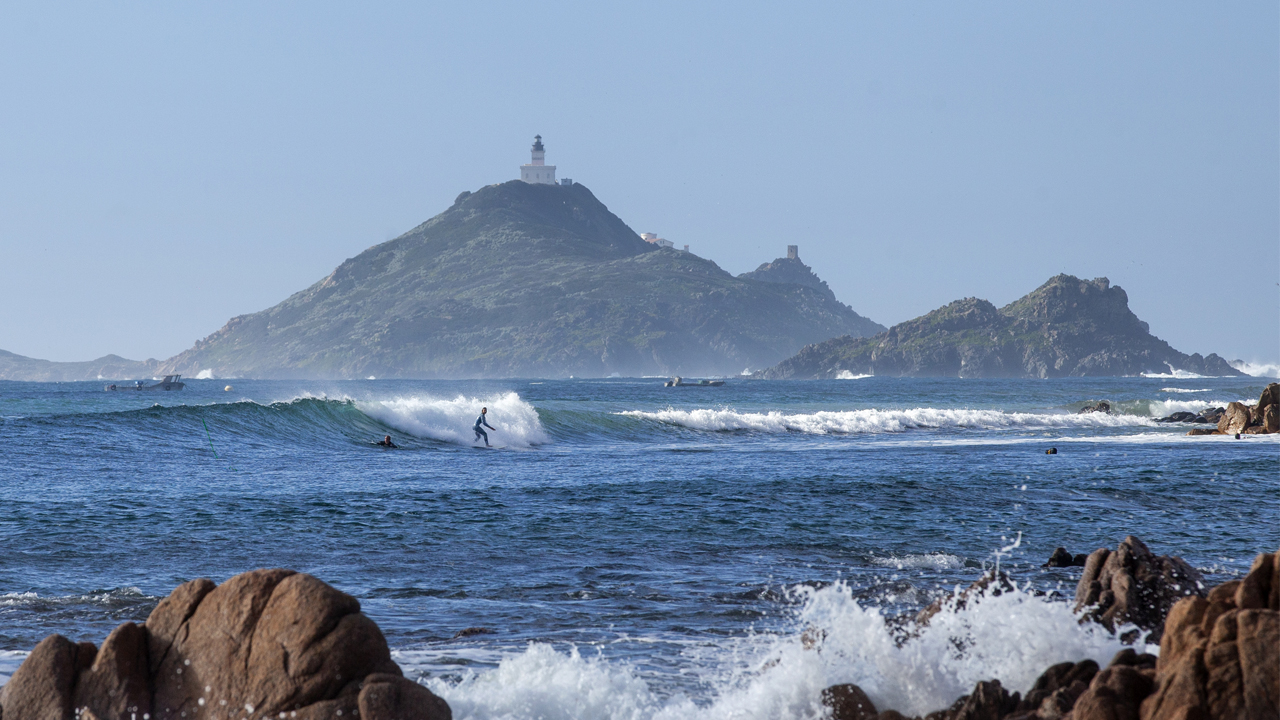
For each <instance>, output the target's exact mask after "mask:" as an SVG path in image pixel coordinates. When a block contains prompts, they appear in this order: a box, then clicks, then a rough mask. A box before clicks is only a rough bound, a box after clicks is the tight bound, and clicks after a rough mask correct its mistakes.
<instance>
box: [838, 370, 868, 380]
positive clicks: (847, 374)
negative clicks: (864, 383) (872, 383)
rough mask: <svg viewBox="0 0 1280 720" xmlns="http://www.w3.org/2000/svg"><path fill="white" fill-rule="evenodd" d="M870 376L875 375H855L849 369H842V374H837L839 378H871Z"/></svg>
mask: <svg viewBox="0 0 1280 720" xmlns="http://www.w3.org/2000/svg"><path fill="white" fill-rule="evenodd" d="M869 377H875V376H874V375H854V374H853V373H851V372H849V371H848V370H841V371H840V374H839V375H836V379H837V380H861V379H863V378H869Z"/></svg>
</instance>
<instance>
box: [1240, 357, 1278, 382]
mask: <svg viewBox="0 0 1280 720" xmlns="http://www.w3.org/2000/svg"><path fill="white" fill-rule="evenodd" d="M1231 367H1233V368H1235V369H1237V370H1239V371H1240V372H1242V373H1244V374H1245V375H1252V376H1254V377H1262V378H1280V363H1251V362H1245V361H1243V360H1233V361H1231Z"/></svg>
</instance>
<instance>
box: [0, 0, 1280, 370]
mask: <svg viewBox="0 0 1280 720" xmlns="http://www.w3.org/2000/svg"><path fill="white" fill-rule="evenodd" d="M353 5H357V4H354V3H342V4H331V3H319V2H307V3H290V2H271V3H261V2H252V3H250V2H220V3H128V4H125V3H76V4H62V3H56V2H47V3H26V4H22V5H19V4H17V3H13V2H0V288H2V295H0V297H2V298H3V301H2V302H0V348H2V349H5V350H9V351H12V352H16V353H19V354H23V355H29V356H33V357H40V358H47V359H52V360H87V359H90V358H94V357H98V356H100V355H104V354H106V353H117V354H120V355H124V356H126V357H130V358H135V359H142V358H146V357H156V358H166V357H169V356H171V355H174V354H176V353H178V352H180V351H182V350H184V349H186V348H188V347H190V346H191V345H192V343H193V342H194V341H195V340H196V339H198V338H201V337H204V336H206V335H208V334H209V333H212V332H214V331H216V330H217V329H218V328H220V327H221V326H222V325H223V324H224V323H225V322H226V321H227V320H228V319H229V318H231V317H232V316H234V315H238V314H243V313H249V312H255V311H258V310H262V309H265V308H267V307H269V306H271V305H274V304H275V303H277V302H279V301H280V300H282V299H284V298H285V297H287V296H288V295H290V294H292V293H294V292H296V291H298V290H301V289H303V288H305V287H306V286H308V285H310V284H312V283H314V282H316V281H317V280H319V279H321V278H323V277H324V276H326V275H327V274H329V272H330V271H331V270H332V269H333V268H334V267H335V266H336V265H337V264H338V263H340V262H342V261H343V260H344V259H346V258H348V257H351V256H353V255H355V254H357V253H359V252H360V251H362V250H364V249H365V248H367V247H369V246H370V245H374V244H376V243H379V242H382V241H384V240H387V239H389V238H392V237H394V236H396V235H399V234H400V233H402V232H404V231H406V230H408V229H410V228H412V227H413V226H415V225H417V224H418V223H420V222H422V221H424V220H426V219H428V218H430V217H431V216H433V215H435V214H437V213H439V212H441V211H443V210H444V209H445V208H447V207H448V206H449V205H450V203H452V201H453V199H454V197H455V196H457V194H458V193H459V192H461V191H463V190H475V189H477V188H479V187H481V186H483V185H487V184H490V183H495V182H502V181H505V180H509V179H513V178H515V177H516V176H517V166H518V165H520V164H521V163H524V162H528V157H529V154H528V150H529V145H530V143H531V141H532V138H533V135H534V134H535V133H540V134H541V135H542V136H543V138H544V141H545V142H546V146H547V161H548V163H554V164H556V165H558V166H559V175H560V176H561V177H571V178H573V179H574V180H577V181H579V182H582V183H583V184H585V185H586V186H587V187H589V188H590V189H591V190H592V191H593V192H594V193H595V194H596V196H597V197H599V198H600V200H601V201H603V202H604V203H605V204H606V205H608V206H609V208H610V209H611V210H613V211H614V212H615V213H617V214H618V215H619V216H621V217H622V219H623V220H624V221H626V222H627V223H628V224H629V225H631V227H632V228H633V229H634V230H636V231H637V232H657V233H659V234H661V235H662V236H663V237H666V238H668V239H670V240H672V241H673V242H675V243H676V244H677V245H683V244H686V243H687V244H689V245H690V246H691V248H692V250H693V251H694V252H696V253H698V254H699V255H702V256H704V257H708V258H711V259H713V260H715V261H716V262H717V263H719V264H720V266H721V267H723V268H725V269H726V270H729V271H730V272H733V273H740V272H744V271H747V270H752V269H754V268H755V267H756V266H757V265H758V264H760V263H762V262H766V261H769V260H772V259H773V258H775V257H778V256H780V255H783V254H784V252H785V247H786V245H788V244H798V245H799V246H800V256H801V258H802V259H803V260H804V261H805V262H807V263H808V264H810V265H811V266H813V268H814V269H815V270H816V271H817V272H818V274H819V275H820V276H821V277H823V278H824V279H826V280H827V281H828V283H829V284H830V285H831V287H832V289H833V290H834V291H835V293H836V295H837V296H838V297H839V298H840V299H841V300H843V301H844V302H846V303H848V304H850V305H851V306H853V308H854V309H855V310H857V311H858V312H859V313H862V314H863V315H866V316H868V317H870V318H872V319H874V320H876V321H878V322H881V323H883V324H885V325H890V324H893V323H896V322H900V321H903V320H907V319H910V318H912V317H916V316H918V315H921V314H923V313H925V312H928V311H929V310H932V309H933V308H935V307H938V306H940V305H943V304H945V303H947V302H949V301H951V300H955V299H957V298H960V297H964V296H975V295H976V296H978V297H983V298H987V299H989V300H991V301H992V302H994V303H996V304H997V305H1003V304H1005V303H1008V302H1010V301H1012V300H1014V299H1016V298H1017V297H1019V296H1021V295H1023V294H1025V293H1027V292H1029V291H1030V290H1032V289H1034V288H1036V287H1037V286H1039V285H1040V284H1041V283H1043V282H1044V281H1045V280H1046V279H1048V278H1049V277H1050V276H1052V275H1054V274H1056V273H1059V272H1066V273H1071V274H1073V275H1078V276H1080V277H1086V278H1092V277H1095V276H1100V275H1105V276H1107V277H1109V278H1110V279H1111V281H1112V283H1114V284H1118V285H1120V286H1122V287H1124V288H1125V290H1127V291H1128V293H1129V299H1130V307H1132V308H1133V310H1134V311H1135V312H1136V313H1137V314H1138V316H1139V317H1141V318H1143V319H1144V320H1147V321H1148V322H1149V323H1150V324H1151V330H1152V332H1154V333H1155V334H1156V335H1158V336H1160V337H1162V338H1164V339H1166V340H1168V341H1169V342H1170V343H1171V344H1172V345H1173V346H1174V347H1176V348H1178V349H1179V350H1182V351H1183V352H1188V353H1189V352H1201V353H1206V354H1207V353H1209V352H1218V353H1220V354H1223V355H1225V356H1227V357H1228V358H1236V357H1240V358H1244V359H1246V360H1253V361H1269V362H1275V361H1277V360H1280V39H1278V38H1280V11H1278V10H1277V4H1276V3H1275V2H1274V1H1271V2H1240V3H1196V4H1186V3H1169V2H1160V3H1147V4H1138V3H1123V4H1117V3H1097V2H1072V3H1064V2H1058V3H1051V2H1007V3H954V2H874V3H829V4H825V5H824V4H810V3H804V4H795V3H786V4H783V3H779V4H777V5H744V4H742V3H723V4H721V5H719V6H718V7H711V6H708V5H702V4H692V3H683V2H682V3H670V4H665V3H655V2H644V3H628V4H626V5H625V6H623V4H621V3H581V4H555V5H552V4H545V3H529V2H510V3H447V4H446V3H439V4H422V3H360V4H358V6H356V7H353ZM371 5H376V7H371ZM428 5H429V6H428Z"/></svg>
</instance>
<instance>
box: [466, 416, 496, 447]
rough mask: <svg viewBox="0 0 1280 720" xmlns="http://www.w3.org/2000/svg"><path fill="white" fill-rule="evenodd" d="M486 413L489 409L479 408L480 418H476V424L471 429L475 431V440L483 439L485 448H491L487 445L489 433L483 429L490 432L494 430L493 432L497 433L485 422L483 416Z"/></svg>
mask: <svg viewBox="0 0 1280 720" xmlns="http://www.w3.org/2000/svg"><path fill="white" fill-rule="evenodd" d="M488 412H489V408H480V417H478V418H476V424H475V426H474V427H472V428H471V429H472V430H475V431H476V438H475V439H476V440H479V439H480V438H484V446H485V447H491V446H490V445H489V433H487V432H485V431H484V428H489V429H490V430H494V431H497V429H498V428H496V427H494V426H492V425H490V424H489V423H488V422H486V421H485V419H484V416H485V415H486V414H487V413H488ZM481 426H484V427H481ZM472 442H475V440H472Z"/></svg>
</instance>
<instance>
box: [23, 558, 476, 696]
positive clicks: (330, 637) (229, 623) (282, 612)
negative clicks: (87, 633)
mask: <svg viewBox="0 0 1280 720" xmlns="http://www.w3.org/2000/svg"><path fill="white" fill-rule="evenodd" d="M0 711H2V712H0V717H3V718H6V719H7V720H27V719H28V718H30V719H31V720H72V719H73V718H75V717H77V716H78V717H80V718H83V719H87V718H95V719H96V720H116V719H118V718H119V719H122V720H129V719H130V718H131V717H137V718H141V717H143V715H144V714H149V716H150V717H151V718H153V719H154V720H169V719H170V718H174V719H177V718H184V717H191V718H195V717H208V716H231V715H234V716H237V717H245V718H264V717H268V716H270V717H277V716H279V717H283V716H284V714H285V713H288V714H289V717H290V718H295V719H296V720H306V719H308V718H319V717H337V716H357V715H358V716H359V717H360V718H361V719H362V720H448V718H450V717H451V713H450V710H449V706H448V705H447V704H446V703H445V702H444V701H443V700H441V699H440V698H438V697H436V696H435V695H434V694H432V693H431V691H430V690H428V689H426V688H425V687H422V686H421V685H418V684H417V683H414V682H412V681H410V680H406V679H405V678H404V677H402V676H401V672H400V668H399V667H398V666H397V665H396V664H395V662H393V661H392V660H391V653H390V650H389V649H388V647H387V642H386V639H385V638H384V637H383V636H382V632H381V631H380V630H379V629H378V626H377V625H375V624H374V622H373V621H372V620H370V619H369V618H368V617H366V616H365V615H364V614H363V613H361V612H360V603H359V602H358V601H357V600H356V599H355V598H353V597H351V596H350V595H347V594H345V593H343V592H340V591H338V590H336V589H334V588H333V587H331V586H329V585H327V584H325V583H324V582H321V581H320V580H317V579H316V578H314V577H312V576H310V575H305V574H301V573H295V572H293V571H291V570H255V571H252V572H247V573H244V574H242V575H237V576H236V577H233V578H231V579H230V580H227V581H226V582H225V583H223V584H222V585H220V586H215V585H214V584H213V583H212V582H210V581H208V580H203V579H201V580H192V581H191V582H188V583H185V584H183V585H181V586H179V587H178V588H177V589H175V590H174V591H173V593H171V594H170V595H169V597H167V598H165V599H164V600H163V601H161V602H160V604H159V605H158V606H157V607H156V609H155V610H154V611H152V613H151V616H150V617H149V618H147V622H146V624H145V625H144V626H138V625H135V624H134V623H125V624H124V625H121V626H120V627H118V628H116V630H115V631H113V632H112V633H111V635H109V636H108V637H107V639H106V641H104V642H103V644H102V648H101V649H100V650H98V649H95V648H94V647H93V645H92V644H91V643H80V644H79V645H75V644H72V643H71V641H69V640H67V639H65V638H63V637H61V636H59V635H51V636H49V637H48V638H45V640H44V641H42V642H41V643H40V644H39V645H37V646H36V648H35V650H33V651H32V653H31V655H30V656H28V657H27V659H26V661H25V662H23V663H22V666H21V667H19V668H18V670H17V672H15V673H14V674H13V677H12V678H11V679H10V680H9V682H8V683H7V684H6V685H5V686H4V688H3V690H2V691H0Z"/></svg>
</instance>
